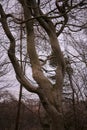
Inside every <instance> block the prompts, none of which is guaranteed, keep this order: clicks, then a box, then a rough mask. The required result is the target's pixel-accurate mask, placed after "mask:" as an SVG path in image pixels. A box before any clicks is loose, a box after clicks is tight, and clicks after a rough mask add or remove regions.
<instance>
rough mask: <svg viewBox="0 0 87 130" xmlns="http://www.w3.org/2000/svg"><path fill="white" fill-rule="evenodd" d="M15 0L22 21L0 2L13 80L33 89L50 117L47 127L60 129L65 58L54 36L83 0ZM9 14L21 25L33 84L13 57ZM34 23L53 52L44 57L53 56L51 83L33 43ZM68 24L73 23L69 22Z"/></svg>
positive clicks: (15, 57)
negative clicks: (41, 30) (47, 39)
mask: <svg viewBox="0 0 87 130" xmlns="http://www.w3.org/2000/svg"><path fill="white" fill-rule="evenodd" d="M18 2H19V3H20V4H21V5H20V6H22V8H23V12H24V21H22V20H21V19H18V18H16V17H14V16H13V15H12V14H7V13H5V11H4V10H3V7H2V5H1V4H0V22H1V24H2V27H3V29H4V32H5V34H6V36H7V37H8V39H9V41H10V47H9V49H8V56H9V59H10V61H11V63H12V65H13V68H14V71H15V73H16V77H17V80H18V81H19V82H20V83H21V84H22V86H24V87H25V88H26V89H27V90H28V91H29V92H32V93H36V94H37V95H38V96H39V98H40V100H41V103H42V105H43V107H44V109H45V110H46V112H47V114H48V117H49V119H50V120H49V124H50V125H49V126H50V128H48V129H52V130H64V124H63V115H62V87H63V79H64V73H65V61H64V56H63V53H62V51H61V48H60V45H59V42H58V38H57V37H58V36H59V35H60V34H61V33H62V32H63V30H64V28H65V27H67V26H68V27H69V25H68V24H67V23H68V20H69V15H70V13H71V12H72V11H73V9H74V10H75V8H76V11H77V10H79V8H80V9H82V7H83V8H84V6H85V4H87V3H86V1H85V0H80V1H79V2H78V0H77V1H74V0H66V1H63V0H61V1H58V0H55V1H40V0H38V1H36V0H18ZM45 6H46V7H47V6H49V8H45ZM43 12H44V13H43ZM9 17H10V18H13V21H14V22H15V23H16V24H24V25H25V29H26V42H27V55H28V62H30V65H31V68H32V76H33V79H34V81H35V82H36V83H37V86H34V84H32V83H31V82H30V81H29V80H28V78H27V76H26V73H24V71H23V69H22V68H21V65H20V61H19V60H18V59H17V54H16V39H15V37H14V36H13V34H12V32H11V30H10V27H9V25H8V20H7V19H8V18H9ZM58 25H59V26H58ZM37 26H40V28H41V29H42V28H43V29H44V31H45V33H46V34H47V37H48V38H49V46H50V48H51V49H50V50H51V52H52V54H53V56H52V57H50V56H48V57H47V59H46V60H48V59H50V58H55V59H56V67H55V68H56V70H55V77H56V78H55V83H52V82H51V81H50V80H49V78H47V76H46V75H45V74H44V69H43V66H42V64H41V60H40V59H39V54H38V52H37V49H36V43H35V38H36V37H35V29H37V30H38V27H37ZM70 26H73V25H71V24H70ZM75 26H76V25H75ZM83 26H84V23H83V24H82V25H81V26H79V27H80V28H81V27H83ZM36 27H37V28H36ZM42 44H43V43H42ZM40 46H41V45H40ZM43 62H44V61H43Z"/></svg>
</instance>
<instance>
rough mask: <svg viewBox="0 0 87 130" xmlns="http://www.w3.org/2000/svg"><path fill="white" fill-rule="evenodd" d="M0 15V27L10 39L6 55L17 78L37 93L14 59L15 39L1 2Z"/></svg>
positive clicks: (29, 89) (28, 88)
mask: <svg viewBox="0 0 87 130" xmlns="http://www.w3.org/2000/svg"><path fill="white" fill-rule="evenodd" d="M0 15H1V23H2V27H3V29H4V31H5V34H6V36H7V37H8V39H9V40H10V47H9V50H8V56H9V58H10V60H11V63H12V65H13V67H14V70H15V73H16V76H17V79H18V81H19V82H20V83H21V84H22V85H23V86H24V87H25V88H26V89H27V90H28V91H30V92H34V93H37V88H36V87H34V86H32V85H31V84H30V83H29V81H28V80H27V79H26V78H25V76H24V74H23V70H22V69H21V67H20V64H19V63H18V61H17V59H16V56H15V39H14V37H13V35H12V33H11V31H10V29H9V27H8V24H7V19H6V14H5V12H4V10H3V8H2V5H1V4H0Z"/></svg>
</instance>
